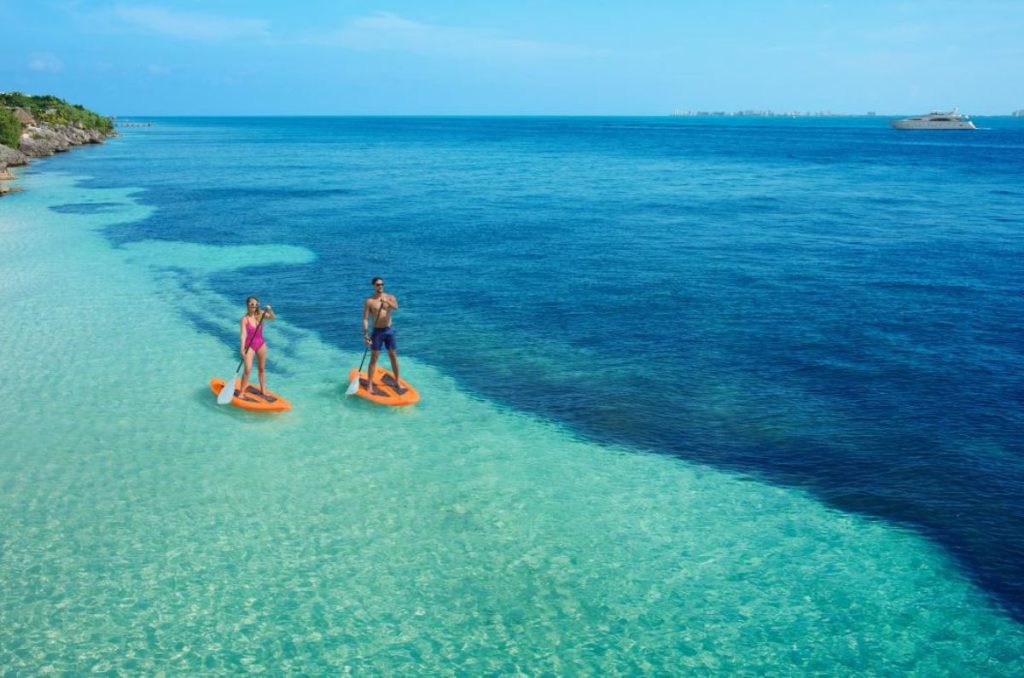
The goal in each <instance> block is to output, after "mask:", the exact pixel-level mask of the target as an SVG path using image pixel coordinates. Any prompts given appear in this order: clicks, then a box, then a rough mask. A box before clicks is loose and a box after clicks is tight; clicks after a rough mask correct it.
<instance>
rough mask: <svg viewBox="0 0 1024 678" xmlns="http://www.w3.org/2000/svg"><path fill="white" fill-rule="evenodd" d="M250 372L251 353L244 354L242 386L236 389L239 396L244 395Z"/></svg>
mask: <svg viewBox="0 0 1024 678" xmlns="http://www.w3.org/2000/svg"><path fill="white" fill-rule="evenodd" d="M251 371H252V351H246V352H245V371H244V372H242V384H241V388H240V389H238V394H239V396H244V395H245V389H246V388H247V387H248V386H249V372H251Z"/></svg>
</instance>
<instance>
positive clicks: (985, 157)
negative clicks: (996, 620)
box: [52, 118, 1024, 620]
mask: <svg viewBox="0 0 1024 678" xmlns="http://www.w3.org/2000/svg"><path fill="white" fill-rule="evenodd" d="M152 122H153V124H154V126H153V127H151V128H128V129H125V130H123V132H124V135H125V136H124V138H123V139H121V140H119V141H117V142H115V143H112V144H110V145H108V146H107V147H105V148H103V149H94V150H92V151H90V152H88V153H87V154H86V153H81V154H69V155H67V156H63V157H61V158H59V159H55V160H54V161H52V162H53V165H52V166H54V167H57V168H59V167H61V166H62V165H64V166H67V167H68V168H69V169H70V166H71V165H72V164H75V167H74V170H75V171H79V172H82V171H85V172H88V173H89V174H90V175H91V176H92V177H93V183H94V184H95V185H102V186H138V187H141V188H142V189H144V190H143V192H142V193H141V194H140V198H141V200H142V201H143V202H146V203H149V204H151V205H153V206H155V207H156V208H157V210H156V212H155V214H154V216H153V217H152V218H149V219H147V220H146V221H144V222H141V223H136V224H132V225H129V226H127V227H125V226H118V227H117V228H114V229H111V230H110V237H111V239H112V241H113V242H115V243H122V242H127V241H133V240H139V239H148V238H158V239H168V240H183V241H194V242H201V243H210V244H228V243H230V244H239V243H253V244H266V243H288V244H294V245H301V246H304V247H307V248H309V249H311V250H313V251H314V252H316V254H317V256H318V258H317V260H316V262H315V263H313V264H311V265H308V266H295V267H275V268H271V269H259V270H248V271H245V272H243V273H241V274H231V275H223V276H220V277H217V278H216V279H214V280H213V281H212V283H213V284H214V286H215V287H216V289H218V290H219V291H221V292H223V293H224V294H226V295H228V296H230V297H234V298H238V299H239V308H241V306H242V303H243V299H244V297H245V296H246V295H248V294H251V293H254V294H257V295H259V296H260V297H261V298H262V299H263V300H264V301H266V302H270V303H273V305H274V306H275V309H276V310H277V311H278V312H279V313H281V314H282V315H284V316H286V317H287V318H288V319H289V320H290V321H292V322H295V323H297V324H299V325H303V326H305V327H309V328H312V329H315V330H316V331H318V332H319V333H320V334H321V336H322V337H323V338H324V339H325V340H327V341H329V342H332V343H335V344H337V345H339V346H343V347H346V348H349V349H351V350H353V351H359V350H361V348H362V346H361V344H360V338H359V337H360V330H359V326H358V323H359V318H360V301H361V299H362V297H363V296H364V295H365V294H367V293H369V291H370V288H369V279H370V277H371V276H373V275H381V276H383V277H384V278H385V279H386V281H387V284H388V289H389V291H391V292H393V293H395V294H397V295H398V297H399V299H400V301H401V304H402V310H401V311H400V313H399V315H398V317H397V319H396V326H397V328H398V331H399V343H400V352H401V353H402V354H403V355H407V356H414V357H415V358H416V359H419V360H422V361H426V362H429V363H432V364H434V365H437V366H439V367H441V368H443V369H444V370H445V371H447V372H448V373H449V374H451V375H452V376H453V377H455V378H457V379H458V380H459V381H460V382H461V383H462V384H463V385H464V386H465V387H466V388H468V389H471V390H472V391H473V392H475V393H478V394H479V395H480V397H482V398H487V399H492V400H496V401H499V402H501V403H504V404H506V405H508V406H511V407H515V408H519V409H522V410H525V411H529V412H533V413H536V414H538V415H539V416H542V417H547V418H551V419H553V420H557V421H559V422H563V423H565V424H567V425H569V426H571V427H573V428H574V429H576V430H577V431H579V432H580V433H581V434H582V435H585V436H588V437H591V438H594V439H598V440H608V441H613V442H615V443H620V444H625V445H627V446H631V447H633V448H637V449H649V450H655V451H658V452H662V453H665V454H671V455H676V456H679V457H682V458H685V459H689V460H694V461H698V462H702V463H707V464H710V465H713V466H716V467H721V468H727V469H732V470H737V471H740V472H743V473H746V474H750V475H752V476H755V477H758V478H761V479H764V480H767V481H769V482H774V483H779V484H783V485H787V486H795V487H800V488H804V489H806V490H807V491H809V492H810V493H812V494H813V495H814V496H816V497H818V498H819V499H820V500H821V501H823V502H825V503H827V504H829V505H831V506H834V507H836V508H838V509H841V510H844V511H852V512H857V513H859V514H865V515H868V516H873V517H877V518H879V519H882V520H885V521H890V522H892V523H895V524H898V525H903V526H908V527H911V528H913V529H915V530H918V531H920V532H921V533H922V534H925V535H927V536H928V537H929V538H931V539H932V540H934V541H935V542H936V543H938V544H940V545H941V546H943V547H944V548H945V549H947V550H948V551H949V552H950V553H951V554H952V555H953V556H954V557H955V558H956V560H957V562H959V563H960V564H961V566H962V567H963V568H964V570H965V571H966V572H967V573H968V574H969V575H970V576H971V577H972V578H973V579H974V580H975V581H976V582H978V583H979V584H980V585H981V586H983V587H984V588H985V589H986V590H987V591H989V592H990V593H991V594H992V596H993V598H994V599H995V600H997V601H999V602H1000V603H1001V604H1002V605H1004V606H1005V607H1006V609H1007V610H1008V611H1009V612H1010V613H1011V614H1013V615H1014V616H1015V617H1016V618H1017V619H1018V620H1024V443H1022V441H1024V409H1022V408H1024V387H1022V375H1024V332H1022V330H1024V320H1022V319H1024V298H1022V290H1024V240H1022V235H1024V120H1013V119H1009V118H991V119H980V120H979V121H978V123H979V125H980V126H981V127H983V129H982V130H980V131H978V132H974V133H920V132H919V133H914V132H896V131H894V130H891V129H889V127H888V125H887V123H886V121H885V120H884V119H876V118H835V119H833V118H828V119H808V120H785V119H780V120H774V119H773V120H765V119H672V118H664V119H653V118H548V119H544V118H507V119H505V118H233V119H211V118H205V119H182V118H178V119H152ZM76 156H77V157H76ZM86 159H87V162H86ZM76 163H77V164H76ZM67 209H69V210H74V209H77V208H76V207H75V206H73V205H72V206H68V207H67ZM200 329H202V330H204V331H209V329H210V328H208V327H201V328H200ZM224 339H225V342H232V341H234V339H233V337H228V336H225V337H224ZM340 373H341V370H340V368H339V374H340ZM424 396H425V397H428V398H429V394H424Z"/></svg>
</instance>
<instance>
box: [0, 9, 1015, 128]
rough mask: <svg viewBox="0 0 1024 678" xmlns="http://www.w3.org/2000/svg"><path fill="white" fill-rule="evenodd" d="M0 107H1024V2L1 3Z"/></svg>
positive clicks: (144, 110) (293, 111)
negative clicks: (36, 101) (20, 99)
mask: <svg viewBox="0 0 1024 678" xmlns="http://www.w3.org/2000/svg"><path fill="white" fill-rule="evenodd" d="M0 25H3V26H4V27H5V31H4V32H5V39H4V41H3V44H2V46H0V90H4V91H12V90H18V91H23V92H26V93H31V94H55V95H57V96H60V97H62V98H65V99H67V100H69V101H73V102H75V103H81V104H83V105H85V106H87V107H89V108H92V109H94V110H96V111H98V112H101V113H104V114H112V115H122V116H131V115H303V114H305V115H332V114H336V115H373V114H380V115H430V114H451V115H669V114H671V113H672V112H673V111H680V110H683V111H687V110H689V111H727V112H733V111H738V110H754V111H780V112H788V111H805V112H812V113H813V112H819V111H837V112H845V113H854V114H858V113H866V112H869V111H873V112H876V113H877V114H878V115H897V114H911V113H922V112H927V111H933V110H948V109H951V108H953V107H958V108H959V109H960V110H961V111H963V112H964V113H967V114H969V115H1010V114H1011V113H1012V112H1013V111H1016V110H1019V109H1021V108H1024V41H1022V40H1021V39H1020V36H1021V35H1024V3H1017V2H1009V1H994V0H993V1H984V0H983V1H982V2H975V3H955V2H943V1H941V0H940V1H936V2H918V1H908V2H881V1H874V2H873V1H870V0H865V1H863V2H858V3H852V2H850V3H841V2H796V1H786V0H781V1H779V0H777V1H775V2H767V1H759V0H749V1H737V2H729V3H722V4H721V5H716V6H707V5H704V4H701V5H699V6H698V5H691V4H688V3H677V2H647V3H637V4H632V3H630V4H627V3H610V4H608V3H606V4H602V5H596V4H593V3H583V2H569V1H567V2H561V3H545V2H539V1H538V0H523V1H521V2H515V3H510V2H492V3H459V2H451V1H449V0H441V1H439V2H432V3H429V4H424V3H415V2H410V1H408V0H395V1H393V2H389V3H387V4H379V3H370V2H361V1H359V0H356V1H354V2H347V3H333V2H325V1H323V0H310V1H308V2H303V3H301V4H282V3H271V2H265V1H262V0H249V1H243V0H219V1H218V2H216V3H210V2H201V1H199V0H179V1H177V2H156V1H151V2H145V1H144V0H143V1H139V2H132V1H117V0H112V1H104V0H98V1H95V2H84V1H80V0H39V1H38V2H35V3H2V4H0Z"/></svg>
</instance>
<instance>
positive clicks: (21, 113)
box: [14, 106, 36, 125]
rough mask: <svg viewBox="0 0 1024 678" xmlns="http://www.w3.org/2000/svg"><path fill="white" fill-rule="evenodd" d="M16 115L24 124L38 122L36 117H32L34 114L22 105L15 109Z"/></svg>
mask: <svg viewBox="0 0 1024 678" xmlns="http://www.w3.org/2000/svg"><path fill="white" fill-rule="evenodd" d="M14 117H15V118H17V120H18V122H20V123H21V124H22V125H34V124H36V119H35V118H33V117H32V114H31V113H29V112H28V111H26V110H25V109H24V108H21V107H20V106H19V107H17V108H15V109H14Z"/></svg>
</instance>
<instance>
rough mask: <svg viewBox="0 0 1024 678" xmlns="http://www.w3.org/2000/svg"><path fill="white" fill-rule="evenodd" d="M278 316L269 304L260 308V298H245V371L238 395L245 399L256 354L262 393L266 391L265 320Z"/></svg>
mask: <svg viewBox="0 0 1024 678" xmlns="http://www.w3.org/2000/svg"><path fill="white" fill-rule="evenodd" d="M276 317H277V316H276V315H275V314H274V309H273V308H271V307H270V304H267V305H266V306H264V307H263V310H262V311H261V310H260V300H259V299H257V298H256V297H249V298H248V299H246V300H245V315H243V316H242V323H241V327H242V332H241V337H240V339H241V342H242V347H241V351H242V359H243V360H245V372H244V373H242V384H241V388H240V389H239V390H238V397H239V398H242V399H245V398H246V393H245V389H246V388H248V386H249V372H251V371H252V358H253V356H256V367H257V369H258V370H259V374H260V394H261V395H262V394H264V393H266V390H267V379H266V367H267V342H265V341H264V340H263V322H266V321H267V320H273V319H275V318H276Z"/></svg>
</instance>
